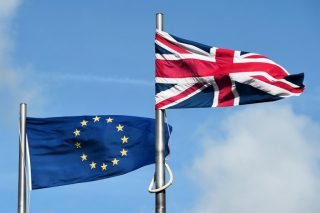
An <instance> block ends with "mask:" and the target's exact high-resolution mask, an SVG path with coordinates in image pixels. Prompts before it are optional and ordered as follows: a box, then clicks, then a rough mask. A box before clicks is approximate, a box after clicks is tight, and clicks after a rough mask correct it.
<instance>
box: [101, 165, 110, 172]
mask: <svg viewBox="0 0 320 213" xmlns="http://www.w3.org/2000/svg"><path fill="white" fill-rule="evenodd" d="M107 166H108V165H107V164H105V163H103V164H102V166H101V169H102V171H105V170H107Z"/></svg>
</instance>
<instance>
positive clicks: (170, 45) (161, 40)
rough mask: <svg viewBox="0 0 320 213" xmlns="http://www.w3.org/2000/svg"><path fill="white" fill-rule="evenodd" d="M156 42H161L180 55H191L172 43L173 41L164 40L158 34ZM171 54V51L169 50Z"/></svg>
mask: <svg viewBox="0 0 320 213" xmlns="http://www.w3.org/2000/svg"><path fill="white" fill-rule="evenodd" d="M156 40H157V41H159V42H161V43H162V44H164V45H166V46H168V47H170V48H171V49H173V50H175V51H177V52H178V53H189V52H188V51H187V50H185V49H183V48H181V47H179V46H178V45H176V44H174V43H172V42H171V41H169V40H167V39H165V38H163V37H162V36H161V35H159V34H158V33H156ZM168 51H169V52H170V50H168Z"/></svg>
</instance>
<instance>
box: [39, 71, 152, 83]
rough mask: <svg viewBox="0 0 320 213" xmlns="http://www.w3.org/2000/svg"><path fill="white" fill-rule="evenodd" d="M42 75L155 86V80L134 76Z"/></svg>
mask: <svg viewBox="0 0 320 213" xmlns="http://www.w3.org/2000/svg"><path fill="white" fill-rule="evenodd" d="M42 77H46V78H47V77H49V78H50V79H53V80H63V81H87V82H88V81H89V82H98V83H117V84H134V85H139V86H153V85H154V81H146V80H141V79H132V78H121V77H117V78H116V77H103V76H95V75H85V74H76V75H70V74H61V73H58V74H52V75H50V76H47V75H44V76H42Z"/></svg>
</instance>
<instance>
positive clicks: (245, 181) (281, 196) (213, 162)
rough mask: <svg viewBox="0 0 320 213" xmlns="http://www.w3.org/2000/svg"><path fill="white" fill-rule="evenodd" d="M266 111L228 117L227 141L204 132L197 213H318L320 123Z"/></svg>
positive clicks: (197, 166)
mask: <svg viewBox="0 0 320 213" xmlns="http://www.w3.org/2000/svg"><path fill="white" fill-rule="evenodd" d="M265 106H266V105H264V106H263V107H261V106H259V105H255V106H254V107H247V108H246V109H245V110H239V111H238V112H236V113H234V114H232V115H230V116H229V117H228V118H226V119H225V121H224V122H223V124H222V126H221V130H222V131H220V134H223V137H221V136H217V135H210V134H205V133H204V132H207V133H208V132H210V129H208V127H201V128H202V129H205V131H202V133H201V137H203V144H204V151H203V153H202V155H201V156H199V157H197V158H196V159H195V161H194V164H193V169H192V171H191V174H193V175H192V176H193V180H194V181H196V183H197V184H198V186H199V187H200V189H199V190H200V193H199V194H200V197H199V198H198V200H197V201H196V204H195V207H194V209H193V212H197V213H220V212H224V213H238V212H239V213H243V212H245V213H270V212H272V213H304V212H308V213H316V212H319V211H320V203H319V202H318V201H319V198H318V196H319V194H320V178H319V177H320V176H319V164H318V163H319V151H318V150H319V144H318V142H319V141H320V126H319V124H318V123H316V122H314V121H312V120H311V119H310V118H308V117H305V116H302V115H296V114H295V113H294V112H293V111H292V109H291V108H290V107H288V106H279V105H277V106H276V107H273V108H270V106H267V107H265ZM222 132H223V133H222ZM317 164H318V165H317Z"/></svg>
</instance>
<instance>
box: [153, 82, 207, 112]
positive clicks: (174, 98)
mask: <svg viewBox="0 0 320 213" xmlns="http://www.w3.org/2000/svg"><path fill="white" fill-rule="evenodd" d="M203 86H204V83H198V84H195V85H193V86H191V87H189V88H188V89H186V90H184V91H183V92H181V93H179V94H178V95H175V96H172V97H170V98H168V99H166V100H163V101H161V102H159V103H157V104H156V109H161V108H162V107H164V108H165V106H166V105H168V104H171V103H173V102H175V101H177V100H179V99H181V98H184V97H186V96H188V95H190V94H191V93H193V92H195V91H196V90H198V89H200V88H201V87H203Z"/></svg>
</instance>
